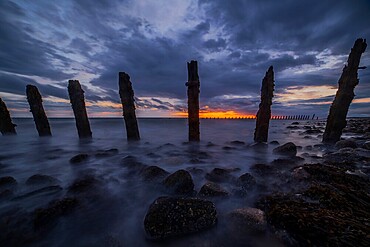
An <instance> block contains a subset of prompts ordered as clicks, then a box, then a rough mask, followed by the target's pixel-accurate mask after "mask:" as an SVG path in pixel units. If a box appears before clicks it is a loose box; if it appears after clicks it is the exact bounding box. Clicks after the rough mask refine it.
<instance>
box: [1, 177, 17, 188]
mask: <svg viewBox="0 0 370 247" xmlns="http://www.w3.org/2000/svg"><path fill="white" fill-rule="evenodd" d="M15 185H17V180H15V179H14V178H13V177H10V176H6V177H0V188H8V187H13V186H15Z"/></svg>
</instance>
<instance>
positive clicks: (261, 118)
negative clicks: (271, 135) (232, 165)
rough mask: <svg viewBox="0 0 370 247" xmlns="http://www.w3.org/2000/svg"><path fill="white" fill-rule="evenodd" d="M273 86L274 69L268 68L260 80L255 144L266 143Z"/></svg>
mask: <svg viewBox="0 0 370 247" xmlns="http://www.w3.org/2000/svg"><path fill="white" fill-rule="evenodd" d="M274 86H275V84H274V69H273V67H272V66H270V68H269V69H268V71H267V72H266V75H265V77H264V78H263V80H262V87H261V103H260V105H259V109H258V112H257V116H256V117H257V119H256V129H255V132H254V141H255V142H267V138H268V131H269V124H270V118H271V105H272V97H273V96H274Z"/></svg>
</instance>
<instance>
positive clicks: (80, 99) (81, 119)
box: [68, 80, 92, 138]
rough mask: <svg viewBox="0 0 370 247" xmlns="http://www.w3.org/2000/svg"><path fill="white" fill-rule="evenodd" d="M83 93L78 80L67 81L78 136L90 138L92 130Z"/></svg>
mask: <svg viewBox="0 0 370 247" xmlns="http://www.w3.org/2000/svg"><path fill="white" fill-rule="evenodd" d="M84 93H85V92H84V91H83V90H82V88H81V85H80V82H79V81H78V80H69V81H68V94H69V99H70V101H71V104H72V109H73V113H74V115H75V120H76V127H77V131H78V136H79V137H80V138H91V136H92V132H91V129H90V123H89V118H88V117H87V112H86V105H85V97H84Z"/></svg>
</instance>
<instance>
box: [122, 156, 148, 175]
mask: <svg viewBox="0 0 370 247" xmlns="http://www.w3.org/2000/svg"><path fill="white" fill-rule="evenodd" d="M121 162H122V166H123V167H126V168H127V169H128V170H129V173H130V174H133V173H138V172H140V171H141V170H142V169H144V168H145V167H146V165H144V164H143V163H141V162H140V161H139V160H138V159H137V158H136V157H135V156H132V155H127V156H125V157H124V158H123V159H122V161H121Z"/></svg>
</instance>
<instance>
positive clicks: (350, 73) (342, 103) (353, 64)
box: [322, 39, 367, 143]
mask: <svg viewBox="0 0 370 247" xmlns="http://www.w3.org/2000/svg"><path fill="white" fill-rule="evenodd" d="M366 47H367V44H366V39H365V40H364V39H357V40H356V42H355V44H354V46H353V48H352V49H351V53H350V54H349V57H348V60H347V65H345V66H344V68H343V72H342V75H341V77H340V78H339V81H338V84H339V87H338V91H337V93H336V95H335V99H334V101H333V104H332V105H331V107H330V111H329V115H328V118H327V120H326V127H325V132H324V135H323V139H322V141H323V142H325V143H335V142H337V141H339V140H340V137H341V135H342V131H343V129H344V128H345V127H346V125H347V121H346V118H347V113H348V109H349V105H350V104H351V102H352V100H353V98H354V97H355V94H354V92H353V91H354V89H355V87H356V86H357V84H358V83H359V79H358V75H357V70H358V69H359V64H360V59H361V55H362V53H364V52H365V50H366Z"/></svg>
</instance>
